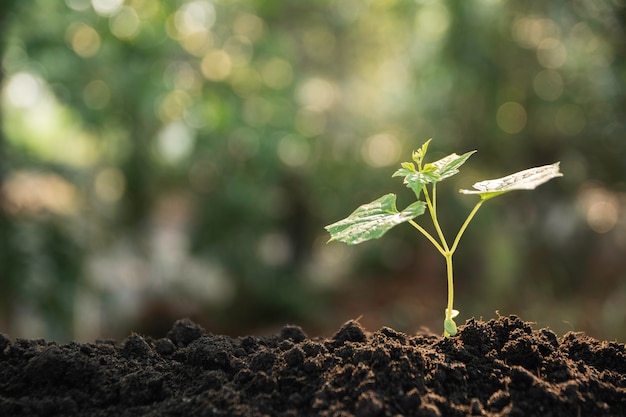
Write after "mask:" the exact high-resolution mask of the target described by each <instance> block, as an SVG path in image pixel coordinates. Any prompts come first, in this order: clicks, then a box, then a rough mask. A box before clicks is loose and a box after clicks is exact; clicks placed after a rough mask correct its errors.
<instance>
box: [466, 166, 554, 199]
mask: <svg viewBox="0 0 626 417" xmlns="http://www.w3.org/2000/svg"><path fill="white" fill-rule="evenodd" d="M562 176H563V174H562V173H561V172H560V171H559V162H555V163H554V164H551V165H544V166H540V167H536V168H530V169H525V170H523V171H519V172H516V173H515V174H511V175H507V176H506V177H502V178H498V179H495V180H486V181H480V182H477V183H476V184H474V185H473V186H472V187H474V188H475V190H460V192H461V193H463V194H479V195H480V198H481V199H483V200H488V199H490V198H493V197H496V196H498V195H500V194H504V193H507V192H509V191H513V190H534V189H535V188H537V187H538V186H540V185H541V184H543V183H545V182H547V181H549V180H551V179H552V178H556V177H562Z"/></svg>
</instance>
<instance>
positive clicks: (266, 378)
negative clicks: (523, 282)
mask: <svg viewBox="0 0 626 417" xmlns="http://www.w3.org/2000/svg"><path fill="white" fill-rule="evenodd" d="M0 415H1V416H107V417H108V416H341V417H348V416H357V417H375V416H389V417H392V416H393V417H400V416H542V417H545V416H626V348H625V345H623V344H619V343H615V342H603V341H598V340H594V339H592V338H590V337H587V336H585V335H584V334H581V333H568V334H566V335H565V336H563V337H561V338H558V337H557V336H556V335H555V334H554V333H553V332H552V331H550V330H548V329H540V330H533V329H532V327H531V325H530V324H529V323H526V322H523V321H522V320H520V319H519V318H517V317H515V316H509V317H500V318H498V319H497V320H491V321H489V322H487V323H485V322H481V321H476V320H473V319H471V320H469V321H468V322H467V323H466V324H465V325H463V326H459V333H458V335H457V336H455V337H451V338H448V339H445V338H442V337H440V336H435V335H426V334H418V335H415V336H411V335H406V334H403V333H399V332H397V331H395V330H392V329H390V328H387V327H383V328H382V329H380V330H378V331H376V332H374V333H368V332H366V331H365V330H364V329H363V328H362V327H361V326H360V325H359V323H358V322H356V321H349V322H347V323H345V324H344V325H343V326H342V327H341V329H339V331H338V332H337V333H336V334H335V335H334V336H333V337H332V338H328V339H325V338H309V337H307V336H306V335H305V334H304V332H303V331H302V330H301V329H300V328H299V327H297V326H285V327H284V328H283V329H282V331H281V332H280V333H279V334H277V335H275V336H272V337H254V336H246V337H242V338H230V337H227V336H219V335H212V334H207V333H206V332H205V331H204V330H203V329H202V328H201V327H200V326H198V325H196V324H195V323H193V322H191V321H189V320H181V321H178V322H176V323H175V325H174V326H173V328H172V329H171V330H170V332H169V333H168V334H167V337H166V338H163V339H158V340H154V339H152V338H144V337H142V336H138V335H132V336H130V337H128V338H126V339H125V340H124V341H122V342H121V343H117V342H113V341H97V342H96V343H88V344H79V343H69V344H62V345H59V344H56V343H52V342H46V341H44V340H16V341H10V340H9V339H8V338H6V337H3V336H0Z"/></svg>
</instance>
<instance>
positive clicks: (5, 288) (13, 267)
mask: <svg viewBox="0 0 626 417" xmlns="http://www.w3.org/2000/svg"><path fill="white" fill-rule="evenodd" d="M3 3H4V4H3V5H2V6H1V7H0V58H2V57H3V56H4V51H5V47H6V36H7V28H8V23H9V19H10V17H11V15H12V14H13V12H14V11H15V9H16V8H17V5H18V1H17V0H4V2H3ZM24 3H25V2H22V4H24ZM3 82H4V69H3V68H1V67H0V86H2V83H3ZM3 120H4V119H3V112H2V106H1V105H0V329H2V328H5V329H8V327H9V324H10V322H11V317H10V315H11V310H12V309H11V298H12V297H11V295H12V294H13V291H12V288H13V286H14V285H13V284H14V282H15V280H16V278H17V276H18V275H19V272H18V269H19V264H18V263H17V262H16V258H15V248H14V239H13V235H14V231H13V222H12V221H11V217H10V215H9V213H7V211H6V204H5V196H4V191H3V187H2V185H3V184H4V178H5V176H6V175H7V172H8V169H9V168H8V161H7V151H6V141H5V139H4V128H3V126H4V124H3ZM2 320H6V323H3V322H2Z"/></svg>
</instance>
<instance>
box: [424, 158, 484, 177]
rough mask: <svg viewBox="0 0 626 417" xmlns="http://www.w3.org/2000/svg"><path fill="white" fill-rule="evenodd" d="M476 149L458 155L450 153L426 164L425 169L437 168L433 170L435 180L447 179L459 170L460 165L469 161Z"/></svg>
mask: <svg viewBox="0 0 626 417" xmlns="http://www.w3.org/2000/svg"><path fill="white" fill-rule="evenodd" d="M475 152H476V151H470V152H466V153H464V154H463V155H457V154H455V153H453V154H450V155H448V156H446V157H444V158H441V159H440V160H438V161H435V162H432V163H430V164H426V165H425V166H424V171H426V172H429V171H430V169H431V167H434V168H435V169H434V170H433V171H432V172H433V181H441V180H445V179H446V178H448V177H451V176H453V175H455V174H457V173H458V172H459V167H460V166H461V165H463V164H464V163H465V161H467V158H469V157H470V156H472V155H473V154H474V153H475Z"/></svg>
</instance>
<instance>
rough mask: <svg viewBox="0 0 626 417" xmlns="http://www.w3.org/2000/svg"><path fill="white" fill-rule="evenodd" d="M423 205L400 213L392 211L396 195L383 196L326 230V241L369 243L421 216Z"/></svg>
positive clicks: (395, 210) (418, 204)
mask: <svg viewBox="0 0 626 417" xmlns="http://www.w3.org/2000/svg"><path fill="white" fill-rule="evenodd" d="M425 208H426V204H425V203H424V202H423V201H417V202H415V203H413V204H411V205H410V206H408V207H407V208H405V209H404V210H402V211H401V212H398V210H397V209H396V195H395V194H386V195H384V196H382V197H380V198H379V199H377V200H374V201H372V202H371V203H368V204H364V205H362V206H360V207H359V208H357V209H356V210H355V211H354V212H353V213H352V214H350V215H349V216H348V217H346V218H345V219H343V220H340V221H338V222H336V223H333V224H331V225H329V226H326V227H325V229H326V230H327V231H328V232H329V233H330V236H331V238H330V240H329V242H330V241H333V240H337V241H340V242H344V243H347V244H348V245H356V244H358V243H362V242H365V241H367V240H371V239H378V238H379V237H381V236H382V235H384V234H385V233H386V232H387V231H388V230H389V229H391V228H392V227H394V226H396V225H398V224H400V223H404V222H406V221H408V220H411V219H414V218H415V217H417V216H419V215H421V214H423V213H424V210H425Z"/></svg>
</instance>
